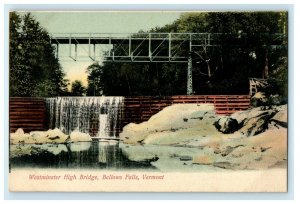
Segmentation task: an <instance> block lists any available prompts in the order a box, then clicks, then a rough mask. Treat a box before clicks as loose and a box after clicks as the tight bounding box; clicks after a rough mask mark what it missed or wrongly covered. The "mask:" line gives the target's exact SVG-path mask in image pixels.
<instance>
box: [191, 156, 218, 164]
mask: <svg viewBox="0 0 300 204" xmlns="http://www.w3.org/2000/svg"><path fill="white" fill-rule="evenodd" d="M213 161H214V159H213V157H212V156H209V155H200V156H196V157H194V159H193V164H201V165H211V164H212V163H213Z"/></svg>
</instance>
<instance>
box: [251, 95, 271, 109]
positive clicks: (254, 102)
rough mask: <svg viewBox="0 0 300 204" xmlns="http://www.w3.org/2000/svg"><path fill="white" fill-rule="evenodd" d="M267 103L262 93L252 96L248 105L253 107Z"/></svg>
mask: <svg viewBox="0 0 300 204" xmlns="http://www.w3.org/2000/svg"><path fill="white" fill-rule="evenodd" d="M267 102H268V98H267V97H266V95H265V94H264V93H263V92H257V93H255V94H254V96H252V98H251V99H250V104H251V106H253V107H259V106H263V105H267Z"/></svg>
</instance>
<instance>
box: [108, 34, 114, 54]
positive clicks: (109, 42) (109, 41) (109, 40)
mask: <svg viewBox="0 0 300 204" xmlns="http://www.w3.org/2000/svg"><path fill="white" fill-rule="evenodd" d="M108 44H109V46H110V45H111V35H109V39H108ZM113 48H114V47H113ZM108 56H109V57H110V56H111V49H110V50H109V52H108Z"/></svg>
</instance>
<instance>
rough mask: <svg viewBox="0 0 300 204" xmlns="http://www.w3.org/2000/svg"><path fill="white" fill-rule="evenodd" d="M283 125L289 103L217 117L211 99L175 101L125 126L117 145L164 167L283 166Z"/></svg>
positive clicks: (129, 154) (135, 158)
mask: <svg viewBox="0 0 300 204" xmlns="http://www.w3.org/2000/svg"><path fill="white" fill-rule="evenodd" d="M287 126H288V125H287V105H282V106H269V107H258V108H254V109H250V110H246V111H240V112H236V113H234V114H232V115H230V116H219V115H216V114H215V110H214V106H213V105H210V104H198V105H197V104H177V105H173V106H169V107H166V108H165V109H163V110H162V111H161V112H159V113H157V114H156V115H154V116H152V117H151V118H150V119H149V120H148V121H147V122H143V123H141V124H133V123H131V124H128V125H127V126H125V127H124V129H123V132H122V133H121V134H120V138H121V139H122V140H123V144H121V145H120V147H121V148H122V151H123V154H124V155H126V156H127V157H128V158H129V159H130V160H132V161H151V163H152V165H153V166H155V167H157V168H158V169H160V170H162V171H164V170H166V171H170V170H178V169H182V168H184V169H194V168H197V169H199V167H200V168H203V169H212V167H214V168H216V167H217V168H219V169H233V170H235V169H269V168H286V166H287Z"/></svg>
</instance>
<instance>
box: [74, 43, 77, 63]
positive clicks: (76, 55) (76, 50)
mask: <svg viewBox="0 0 300 204" xmlns="http://www.w3.org/2000/svg"><path fill="white" fill-rule="evenodd" d="M74 60H75V61H77V43H75V59H74Z"/></svg>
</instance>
